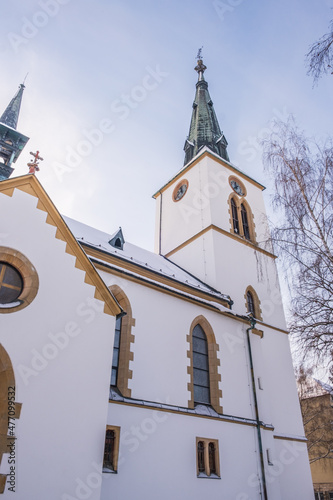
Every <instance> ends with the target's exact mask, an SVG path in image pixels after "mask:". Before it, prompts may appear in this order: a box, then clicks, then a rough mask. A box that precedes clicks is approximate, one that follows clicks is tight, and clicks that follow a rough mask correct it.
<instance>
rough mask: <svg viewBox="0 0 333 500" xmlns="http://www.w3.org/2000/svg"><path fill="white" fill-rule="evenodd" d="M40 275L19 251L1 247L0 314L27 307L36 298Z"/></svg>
mask: <svg viewBox="0 0 333 500" xmlns="http://www.w3.org/2000/svg"><path fill="white" fill-rule="evenodd" d="M38 288H39V279H38V274H37V271H36V269H35V268H34V266H33V265H32V264H31V262H30V261H29V260H28V259H27V258H26V257H25V256H24V255H23V254H22V253H21V252H19V251H18V250H14V249H13V248H8V247H2V246H0V314H1V313H11V312H16V311H18V310H20V309H23V308H24V307H27V306H28V305H29V304H30V303H31V302H32V301H33V300H34V298H35V297H36V295H37V292H38Z"/></svg>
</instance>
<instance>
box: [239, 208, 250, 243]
mask: <svg viewBox="0 0 333 500" xmlns="http://www.w3.org/2000/svg"><path fill="white" fill-rule="evenodd" d="M241 215H242V225H243V233H244V237H245V238H246V239H247V240H250V239H251V237H250V228H249V219H248V216H247V211H246V208H245V205H244V203H242V204H241Z"/></svg>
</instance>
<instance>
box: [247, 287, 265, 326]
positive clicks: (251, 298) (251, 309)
mask: <svg viewBox="0 0 333 500" xmlns="http://www.w3.org/2000/svg"><path fill="white" fill-rule="evenodd" d="M245 300H246V309H247V312H248V313H251V314H252V315H253V317H254V318H256V319H259V320H261V321H262V316H261V308H260V300H259V297H258V295H257V293H256V291H255V290H254V288H253V287H252V286H248V287H247V289H246V291H245Z"/></svg>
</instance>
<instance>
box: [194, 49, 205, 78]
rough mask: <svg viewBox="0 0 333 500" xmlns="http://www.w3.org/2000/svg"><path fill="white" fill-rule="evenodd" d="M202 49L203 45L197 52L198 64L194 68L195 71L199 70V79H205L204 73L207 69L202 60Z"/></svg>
mask: <svg viewBox="0 0 333 500" xmlns="http://www.w3.org/2000/svg"><path fill="white" fill-rule="evenodd" d="M202 49H203V46H202V47H201V48H200V49H199V50H198V54H197V60H198V64H197V66H196V67H195V68H194V69H195V71H197V72H198V74H199V80H204V77H203V74H204V71H205V69H207V66H205V65H204V63H203V61H202Z"/></svg>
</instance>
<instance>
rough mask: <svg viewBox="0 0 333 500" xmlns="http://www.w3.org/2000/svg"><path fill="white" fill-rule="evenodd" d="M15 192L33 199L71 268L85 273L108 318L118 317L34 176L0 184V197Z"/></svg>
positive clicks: (113, 302) (118, 309)
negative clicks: (71, 259)
mask: <svg viewBox="0 0 333 500" xmlns="http://www.w3.org/2000/svg"><path fill="white" fill-rule="evenodd" d="M15 189H18V190H20V191H23V192H25V193H28V194H29V195H31V196H34V197H35V198H37V200H38V202H36V203H37V208H38V209H39V210H42V211H44V212H46V214H47V217H46V223H47V224H50V225H52V226H54V227H55V228H56V233H55V237H56V238H57V239H60V240H62V241H64V242H65V243H66V247H65V252H66V253H69V254H70V255H73V256H74V257H75V261H74V262H75V267H77V268H78V269H81V270H82V271H84V272H85V280H84V281H85V283H87V284H89V285H91V286H93V287H94V288H95V298H96V299H98V300H101V301H102V302H104V304H105V306H104V312H105V313H106V314H110V315H111V316H116V315H117V314H120V313H121V312H122V309H121V307H120V305H119V304H118V302H117V300H116V299H115V297H114V296H113V294H112V293H111V292H110V290H109V289H108V288H107V286H106V284H105V283H104V281H103V280H102V278H101V276H100V275H99V273H98V272H97V271H96V269H95V267H94V265H93V264H92V262H91V260H90V259H89V257H88V256H87V255H86V253H85V252H84V250H83V249H82V247H81V245H79V243H78V242H77V240H76V238H75V237H74V235H73V234H72V232H71V231H70V229H69V228H68V226H67V224H66V222H65V221H64V219H63V217H61V215H60V214H59V212H58V210H57V209H56V207H55V205H54V204H53V203H52V201H51V199H50V198H49V196H48V194H47V193H46V191H45V190H44V188H43V186H42V185H41V183H40V182H39V181H38V179H37V178H36V176H35V175H31V174H28V175H23V176H21V177H14V178H13V179H6V180H3V181H1V182H0V194H1V193H2V194H4V195H7V196H10V197H11V196H13V193H14V190H15Z"/></svg>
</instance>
